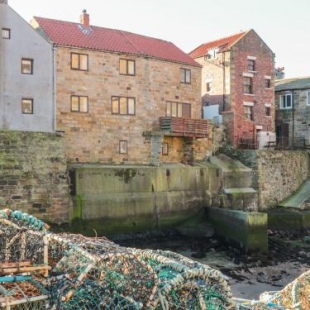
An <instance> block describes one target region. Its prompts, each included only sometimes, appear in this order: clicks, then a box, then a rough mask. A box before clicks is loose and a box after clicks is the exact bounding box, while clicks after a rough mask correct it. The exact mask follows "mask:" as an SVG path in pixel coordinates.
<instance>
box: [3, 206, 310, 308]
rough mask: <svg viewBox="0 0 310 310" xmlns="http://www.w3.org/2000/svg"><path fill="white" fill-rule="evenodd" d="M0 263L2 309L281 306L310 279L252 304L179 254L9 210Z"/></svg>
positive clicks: (297, 298) (295, 301)
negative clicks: (57, 228) (64, 229)
mask: <svg viewBox="0 0 310 310" xmlns="http://www.w3.org/2000/svg"><path fill="white" fill-rule="evenodd" d="M0 264H1V265H0V306H1V307H3V308H6V309H57V310H61V309H68V310H69V309H70V310H71V309H72V310H73V309H77V310H78V309H150V310H151V309H153V310H157V309H163V310H167V309H184V310H185V309H186V310H187V309H193V310H195V309H197V310H198V309H203V310H224V309H254V310H255V309H256V310H263V309H286V308H287V309H289V307H290V306H291V305H294V306H296V307H297V306H298V307H299V306H300V305H303V304H304V303H305V302H308V299H307V298H305V297H303V296H305V294H309V283H310V280H309V278H310V276H309V274H306V275H305V276H304V277H303V278H301V279H299V280H298V279H297V280H296V281H297V282H296V283H295V284H294V283H293V284H291V286H288V287H287V288H286V289H285V290H283V291H280V292H269V294H265V295H264V296H262V298H261V299H260V300H258V301H248V300H241V299H236V298H232V296H231V292H230V287H229V286H228V283H227V281H226V278H224V276H223V275H222V274H221V273H220V272H219V271H218V270H215V269H212V268H210V267H209V266H207V265H204V264H201V263H199V262H196V261H193V260H191V259H189V258H186V257H184V256H182V255H180V254H177V253H174V252H170V251H161V250H139V249H133V248H126V247H121V246H119V245H117V244H115V243H113V242H112V241H110V240H108V239H107V238H104V237H100V238H87V237H85V236H83V235H76V234H52V233H50V232H48V231H47V230H46V225H45V224H44V223H43V222H41V221H39V220H37V219H36V218H34V217H32V216H29V215H27V214H24V213H21V212H19V211H11V210H2V211H0ZM305 292H307V293H305ZM307 296H308V295H307ZM306 306H307V307H308V306H310V305H309V302H308V304H306ZM285 307H286V308H285ZM296 309H297V308H296ZM301 309H303V308H301Z"/></svg>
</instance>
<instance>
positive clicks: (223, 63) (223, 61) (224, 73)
mask: <svg viewBox="0 0 310 310" xmlns="http://www.w3.org/2000/svg"><path fill="white" fill-rule="evenodd" d="M222 65H223V110H222V112H223V111H225V108H226V107H225V104H226V102H225V94H226V84H225V75H226V71H225V52H223V57H222Z"/></svg>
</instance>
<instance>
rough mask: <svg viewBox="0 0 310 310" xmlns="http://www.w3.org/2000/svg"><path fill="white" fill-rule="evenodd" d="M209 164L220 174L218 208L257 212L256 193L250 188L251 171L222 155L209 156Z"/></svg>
mask: <svg viewBox="0 0 310 310" xmlns="http://www.w3.org/2000/svg"><path fill="white" fill-rule="evenodd" d="M210 163H211V164H213V165H214V166H216V167H217V168H218V169H219V171H220V173H221V182H222V184H221V189H220V192H219V196H220V205H221V206H220V207H221V208H225V209H230V210H241V211H257V192H256V190H255V189H253V188H252V187H251V185H252V169H250V168H248V167H246V166H244V165H243V164H242V163H241V162H239V161H237V160H234V159H232V158H230V157H228V156H227V155H224V154H219V155H218V156H211V157H210Z"/></svg>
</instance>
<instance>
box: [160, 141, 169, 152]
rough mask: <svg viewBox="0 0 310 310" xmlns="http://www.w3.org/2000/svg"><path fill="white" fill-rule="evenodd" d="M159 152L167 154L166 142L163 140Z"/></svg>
mask: <svg viewBox="0 0 310 310" xmlns="http://www.w3.org/2000/svg"><path fill="white" fill-rule="evenodd" d="M161 153H162V154H163V155H168V143H166V142H164V143H163V144H162V150H161Z"/></svg>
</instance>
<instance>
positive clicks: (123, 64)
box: [119, 59, 136, 75]
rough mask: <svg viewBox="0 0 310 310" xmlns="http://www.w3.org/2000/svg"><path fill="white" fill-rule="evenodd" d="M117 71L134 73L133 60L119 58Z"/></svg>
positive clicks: (128, 73) (127, 73)
mask: <svg viewBox="0 0 310 310" xmlns="http://www.w3.org/2000/svg"><path fill="white" fill-rule="evenodd" d="M119 73H120V74H124V75H135V73H136V68H135V61H134V60H128V59H120V60H119Z"/></svg>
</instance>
